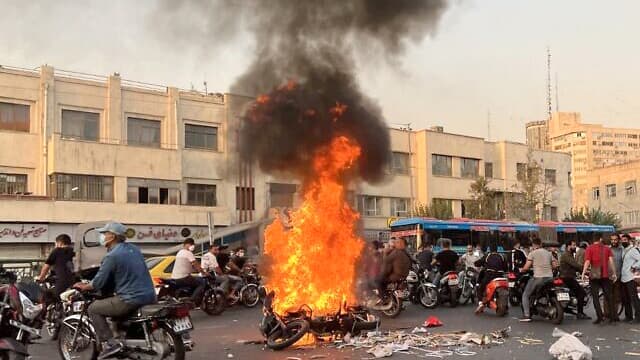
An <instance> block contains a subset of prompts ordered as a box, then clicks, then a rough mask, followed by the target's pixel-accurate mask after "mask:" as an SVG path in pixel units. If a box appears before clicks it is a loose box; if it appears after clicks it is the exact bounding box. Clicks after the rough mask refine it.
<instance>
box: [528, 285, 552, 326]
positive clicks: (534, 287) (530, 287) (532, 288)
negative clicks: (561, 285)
mask: <svg viewBox="0 0 640 360" xmlns="http://www.w3.org/2000/svg"><path fill="white" fill-rule="evenodd" d="M551 279H553V278H551V277H542V278H531V280H529V282H528V283H527V286H525V288H524V293H523V294H522V313H523V315H524V317H527V318H528V317H531V313H530V312H529V310H530V307H531V295H533V293H535V292H536V290H538V288H540V286H542V284H544V283H545V282H547V281H549V280H551Z"/></svg>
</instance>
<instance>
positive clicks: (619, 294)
mask: <svg viewBox="0 0 640 360" xmlns="http://www.w3.org/2000/svg"><path fill="white" fill-rule="evenodd" d="M610 239H611V253H612V254H613V263H614V265H615V267H616V274H618V275H620V274H621V273H622V254H623V252H624V246H622V245H620V236H619V235H618V234H612V235H611V237H610ZM620 278H621V277H620V276H618V279H617V280H616V281H615V282H613V304H614V306H613V308H614V309H616V313H615V315H614V317H613V319H614V320H615V321H619V320H620V319H619V318H618V313H617V309H618V308H619V306H620V305H621V304H622V306H624V307H625V310H627V308H628V312H625V321H628V320H631V319H632V317H633V314H632V313H631V302H630V301H629V299H628V298H627V292H626V291H625V290H624V287H623V286H622V281H620V280H621V279H620Z"/></svg>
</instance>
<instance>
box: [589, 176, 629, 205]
mask: <svg viewBox="0 0 640 360" xmlns="http://www.w3.org/2000/svg"><path fill="white" fill-rule="evenodd" d="M605 190H606V195H607V198H609V199H610V198H615V197H617V196H618V185H617V184H606V185H605ZM623 190H624V195H625V196H636V194H637V193H638V187H637V182H636V180H629V181H625V183H624V188H623ZM591 197H592V199H593V200H600V187H599V186H595V187H593V188H592V189H591Z"/></svg>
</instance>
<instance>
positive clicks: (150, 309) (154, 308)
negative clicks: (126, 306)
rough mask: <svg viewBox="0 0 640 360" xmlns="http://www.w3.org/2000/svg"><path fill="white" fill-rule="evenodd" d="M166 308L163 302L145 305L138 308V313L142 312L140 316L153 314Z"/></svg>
mask: <svg viewBox="0 0 640 360" xmlns="http://www.w3.org/2000/svg"><path fill="white" fill-rule="evenodd" d="M165 308H166V305H163V304H151V305H144V306H143V307H141V308H139V309H138V314H140V316H152V315H156V314H158V313H160V312H161V311H162V310H164V309H165Z"/></svg>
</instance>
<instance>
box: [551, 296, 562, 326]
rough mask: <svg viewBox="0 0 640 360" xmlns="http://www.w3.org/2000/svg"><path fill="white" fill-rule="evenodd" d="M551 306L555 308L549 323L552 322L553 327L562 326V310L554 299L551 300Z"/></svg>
mask: <svg viewBox="0 0 640 360" xmlns="http://www.w3.org/2000/svg"><path fill="white" fill-rule="evenodd" d="M551 306H553V307H555V314H554V316H553V317H552V318H551V322H553V323H554V324H555V325H560V324H562V320H563V319H564V308H563V307H562V305H560V302H558V300H556V299H551Z"/></svg>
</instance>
